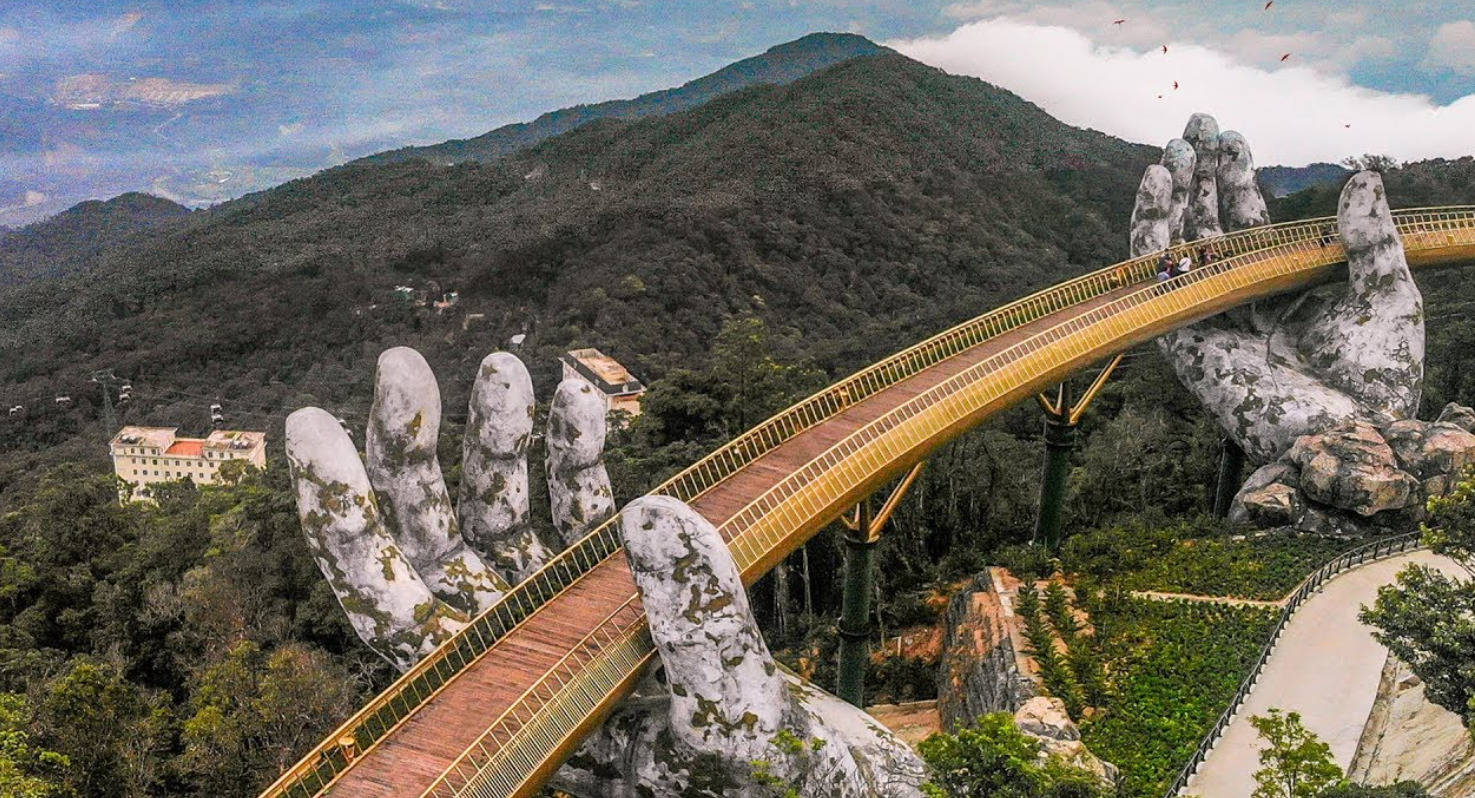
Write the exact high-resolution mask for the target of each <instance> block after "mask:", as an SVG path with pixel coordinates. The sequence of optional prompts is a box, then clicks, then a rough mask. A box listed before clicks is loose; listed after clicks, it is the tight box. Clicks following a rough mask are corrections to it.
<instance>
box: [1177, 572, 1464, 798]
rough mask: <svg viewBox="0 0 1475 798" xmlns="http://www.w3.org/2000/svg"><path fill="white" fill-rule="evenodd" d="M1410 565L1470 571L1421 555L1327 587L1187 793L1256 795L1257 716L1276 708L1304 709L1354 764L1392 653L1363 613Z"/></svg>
mask: <svg viewBox="0 0 1475 798" xmlns="http://www.w3.org/2000/svg"><path fill="white" fill-rule="evenodd" d="M1410 563H1422V564H1426V565H1435V566H1437V567H1439V568H1440V569H1441V570H1443V571H1445V572H1446V573H1449V574H1452V575H1453V574H1463V572H1462V571H1460V570H1459V568H1458V567H1457V566H1456V565H1455V564H1454V563H1453V562H1451V561H1450V560H1448V559H1446V558H1443V557H1438V556H1435V555H1433V554H1430V553H1429V552H1426V551H1420V552H1412V553H1410V554H1405V555H1402V556H1399V557H1393V558H1390V559H1387V560H1383V561H1381V562H1375V563H1372V564H1369V565H1363V566H1360V567H1358V568H1356V569H1354V570H1351V571H1348V572H1346V573H1344V574H1342V575H1341V576H1338V577H1336V578H1334V579H1332V580H1331V581H1330V582H1328V583H1326V584H1325V585H1323V586H1322V589H1321V592H1320V593H1318V594H1316V595H1315V596H1312V597H1311V598H1310V599H1309V600H1308V601H1307V602H1306V603H1305V604H1303V605H1301V609H1300V610H1299V611H1297V612H1296V614H1295V615H1294V616H1292V617H1291V621H1290V623H1288V624H1286V628H1285V630H1284V632H1282V634H1281V638H1280V644H1279V645H1278V646H1276V648H1275V651H1274V652H1273V653H1272V654H1271V655H1270V662H1269V663H1267V664H1266V666H1265V670H1264V671H1263V672H1262V673H1261V674H1260V682H1259V684H1257V685H1256V686H1255V689H1254V691H1253V692H1251V693H1250V697H1249V698H1248V699H1247V700H1246V701H1245V703H1244V704H1243V705H1242V706H1241V707H1240V710H1239V714H1238V715H1236V716H1235V718H1234V720H1233V721H1232V722H1231V723H1230V724H1229V728H1228V729H1226V730H1225V732H1224V736H1222V737H1220V738H1219V744H1218V745H1217V746H1215V747H1214V750H1213V751H1212V752H1210V754H1209V757H1208V759H1207V760H1205V762H1204V763H1203V764H1202V765H1200V766H1199V771H1198V775H1196V776H1195V777H1194V778H1193V779H1191V780H1190V781H1189V782H1188V789H1187V791H1186V792H1187V794H1189V795H1198V796H1202V798H1249V795H1250V793H1251V792H1253V791H1254V789H1255V779H1254V774H1255V771H1256V770H1259V768H1260V761H1259V752H1260V748H1261V747H1262V746H1261V745H1260V740H1259V738H1258V736H1257V735H1256V734H1255V730H1254V728H1253V727H1251V726H1250V716H1252V715H1263V714H1264V713H1265V711H1266V710H1268V709H1270V708H1271V707H1279V708H1281V709H1284V710H1286V711H1288V712H1289V711H1292V710H1294V711H1296V712H1300V713H1301V718H1302V720H1303V721H1304V722H1305V724H1306V727H1307V728H1308V729H1310V730H1311V731H1314V732H1316V733H1317V735H1319V736H1320V737H1321V739H1322V740H1324V741H1326V742H1327V743H1328V744H1330V745H1331V747H1332V755H1333V756H1334V757H1335V758H1336V761H1337V764H1338V765H1341V766H1342V768H1343V769H1344V770H1345V769H1346V768H1347V766H1348V765H1350V764H1351V763H1352V756H1353V754H1354V753H1356V750H1357V740H1358V738H1359V737H1361V736H1362V727H1363V725H1364V724H1366V723H1367V718H1368V714H1369V713H1370V712H1371V711H1372V707H1373V700H1374V699H1375V698H1376V697H1377V692H1378V680H1379V678H1380V676H1381V675H1382V670H1383V662H1384V660H1385V659H1386V658H1387V655H1388V650H1387V649H1386V648H1384V647H1383V646H1382V645H1380V644H1379V643H1378V642H1377V641H1376V640H1374V639H1373V637H1372V635H1371V633H1370V631H1369V629H1368V628H1367V627H1365V626H1363V625H1362V624H1361V623H1359V622H1358V620H1357V613H1358V611H1359V610H1360V609H1361V607H1362V605H1363V604H1370V603H1372V601H1373V599H1374V598H1376V596H1377V592H1378V587H1379V586H1381V585H1386V584H1389V583H1391V582H1393V581H1394V578H1395V577H1396V576H1397V574H1398V572H1399V571H1400V570H1402V569H1403V567H1404V566H1406V565H1408V564H1410Z"/></svg>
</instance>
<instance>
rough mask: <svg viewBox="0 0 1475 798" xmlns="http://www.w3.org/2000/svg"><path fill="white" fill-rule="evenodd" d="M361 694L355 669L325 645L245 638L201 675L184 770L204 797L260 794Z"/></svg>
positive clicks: (186, 728)
mask: <svg viewBox="0 0 1475 798" xmlns="http://www.w3.org/2000/svg"><path fill="white" fill-rule="evenodd" d="M355 698H356V692H355V690H354V686H353V683H352V680H351V679H349V677H348V674H347V673H345V672H344V671H343V670H342V668H340V667H337V666H335V664H334V663H333V662H332V661H331V660H330V659H329V658H328V657H327V656H326V655H325V654H324V653H323V652H321V651H317V650H314V649H312V648H310V647H308V646H304V645H301V644H297V643H290V644H287V645H284V646H282V647H280V648H278V649H276V650H275V651H272V652H269V653H268V652H265V651H263V650H262V649H261V647H260V646H258V645H257V644H255V643H253V642H250V641H243V642H240V643H238V644H237V645H236V646H235V647H234V648H232V649H231V650H230V652H229V654H228V655H227V656H226V658H225V659H224V660H223V661H221V662H220V663H218V664H216V665H215V666H214V667H211V668H209V669H207V670H205V671H204V672H203V673H201V674H200V676H199V679H198V683H197V685H196V688H195V692H194V695H193V696H191V699H190V708H191V710H192V711H193V715H192V716H191V717H190V718H189V719H188V720H186V721H185V723H184V733H183V738H184V744H185V751H184V755H183V757H182V758H181V760H180V766H181V769H182V770H183V771H184V773H185V774H187V775H188V776H189V777H190V778H191V780H192V781H194V782H195V784H196V785H197V786H198V788H199V793H200V794H201V795H218V796H236V795H239V796H248V795H255V794H256V792H257V790H259V789H260V788H261V787H262V786H264V785H265V783H266V782H269V781H271V779H272V778H273V777H274V776H275V774H277V773H280V772H282V771H283V770H285V769H286V768H287V767H288V766H290V765H291V764H292V763H293V762H294V761H295V760H296V759H297V758H298V757H299V756H301V754H302V753H303V751H304V750H305V749H306V748H307V747H308V746H310V745H312V743H314V742H315V741H317V740H318V739H320V738H321V737H322V736H323V735H324V734H327V733H328V732H329V731H331V730H332V728H333V726H334V724H336V723H338V722H339V721H340V720H341V719H342V718H343V717H345V716H347V715H348V714H349V713H351V712H352V711H353V707H354V701H355Z"/></svg>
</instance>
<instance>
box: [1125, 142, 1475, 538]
mask: <svg viewBox="0 0 1475 798" xmlns="http://www.w3.org/2000/svg"><path fill="white" fill-rule="evenodd" d="M1221 218H1222V223H1221ZM1269 221H1270V219H1269V214H1268V213H1267V211H1266V205H1265V200H1264V198H1263V197H1262V196H1261V195H1260V191H1259V188H1258V187H1257V186H1256V184H1255V171H1254V162H1253V158H1252V156H1251V153H1250V147H1249V143H1248V142H1246V141H1245V139H1244V137H1243V136H1241V135H1239V134H1238V133H1234V132H1224V133H1222V134H1221V133H1220V132H1219V126H1218V123H1217V122H1216V121H1215V120H1214V118H1213V117H1211V116H1208V115H1207V114H1195V115H1194V116H1193V117H1192V119H1190V121H1189V123H1188V126H1187V129H1186V130H1185V131H1184V135H1183V138H1182V139H1175V140H1173V141H1172V142H1170V143H1169V144H1168V146H1167V147H1166V148H1165V149H1164V151H1163V159H1162V163H1161V164H1160V165H1154V166H1150V167H1148V168H1147V172H1146V174H1144V176H1143V178H1142V183H1141V186H1140V188H1139V189H1138V193H1137V203H1136V208H1135V210H1134V212H1133V215H1132V228H1131V238H1130V243H1131V249H1132V255H1133V256H1134V257H1135V256H1140V255H1148V254H1151V253H1153V252H1156V251H1159V250H1162V249H1165V248H1168V247H1169V246H1172V245H1177V244H1181V243H1183V242H1185V241H1194V240H1199V239H1212V238H1213V237H1215V236H1218V235H1220V234H1221V233H1222V231H1224V230H1226V229H1227V230H1228V231H1229V232H1234V231H1237V230H1244V229H1247V228H1250V227H1256V226H1260V225H1264V224H1268V223H1269ZM1337 228H1338V230H1339V231H1340V234H1341V245H1342V246H1343V247H1344V248H1345V252H1346V257H1347V265H1348V273H1349V281H1348V283H1347V284H1346V285H1345V286H1335V287H1330V288H1323V289H1318V290H1313V291H1308V292H1305V293H1302V294H1299V295H1296V296H1291V297H1275V298H1272V299H1270V300H1266V301H1261V302H1258V303H1255V304H1254V305H1253V306H1251V307H1249V308H1248V309H1241V310H1239V311H1234V312H1230V313H1226V314H1223V315H1220V316H1216V317H1214V318H1211V319H1208V320H1206V321H1203V322H1200V323H1197V324H1192V325H1189V326H1187V327H1184V328H1182V329H1179V330H1176V331H1174V332H1171V333H1168V334H1166V335H1164V336H1162V337H1161V338H1159V339H1158V345H1159V347H1160V349H1161V350H1162V351H1163V353H1164V354H1165V355H1166V357H1167V359H1168V362H1169V363H1170V364H1171V365H1172V367H1173V369H1174V371H1175V372H1176V373H1177V375H1178V377H1179V379H1180V380H1181V381H1182V383H1183V384H1184V385H1185V386H1186V387H1187V388H1188V389H1189V391H1191V392H1192V393H1193V394H1194V395H1195V396H1196V397H1197V398H1198V399H1199V400H1200V401H1201V402H1202V403H1203V405H1204V406H1205V407H1206V408H1207V409H1208V410H1209V412H1210V413H1212V414H1213V415H1214V416H1215V418H1216V419H1217V420H1218V422H1219V424H1220V426H1221V427H1222V428H1223V429H1224V430H1225V432H1226V434H1227V435H1228V436H1229V437H1230V438H1231V439H1233V440H1234V441H1235V442H1236V443H1237V444H1239V445H1240V446H1241V447H1242V448H1243V449H1244V450H1245V452H1246V453H1247V454H1248V455H1249V456H1250V457H1251V458H1252V459H1254V460H1256V461H1258V462H1261V463H1269V465H1267V466H1265V467H1264V468H1262V469H1261V471H1259V472H1257V473H1256V475H1255V476H1253V477H1252V478H1251V479H1250V482H1249V483H1248V485H1247V487H1246V489H1245V490H1244V491H1242V492H1241V495H1240V496H1239V497H1238V498H1237V504H1236V508H1235V512H1236V517H1238V518H1240V519H1241V520H1251V521H1255V522H1257V523H1260V524H1261V525H1263V526H1272V525H1282V524H1292V525H1297V526H1299V527H1301V528H1303V529H1306V530H1308V531H1339V530H1346V529H1347V528H1348V526H1349V525H1350V526H1356V523H1357V518H1356V517H1358V516H1360V517H1364V518H1365V517H1370V516H1373V515H1375V514H1377V513H1379V512H1382V511H1385V510H1400V509H1408V508H1416V507H1417V506H1418V505H1419V504H1420V502H1421V501H1422V498H1423V496H1424V495H1426V494H1427V493H1429V492H1430V491H1435V492H1437V491H1439V490H1442V489H1443V486H1444V485H1445V484H1446V481H1445V480H1439V481H1436V482H1434V483H1430V482H1429V480H1430V479H1431V478H1433V477H1435V476H1439V475H1436V474H1432V473H1430V474H1426V473H1423V471H1425V470H1427V469H1420V468H1414V467H1411V466H1410V465H1409V464H1410V463H1411V462H1412V461H1413V460H1415V459H1418V460H1419V461H1420V462H1424V461H1427V460H1428V459H1429V457H1428V456H1427V453H1425V452H1424V451H1423V450H1424V449H1427V448H1428V446H1429V445H1432V444H1430V443H1429V441H1430V440H1432V439H1434V438H1440V439H1441V441H1442V444H1440V445H1445V444H1447V445H1451V446H1454V445H1456V444H1455V443H1454V442H1453V441H1452V440H1451V438H1450V436H1451V435H1453V434H1455V433H1462V434H1468V431H1466V430H1459V429H1454V430H1447V429H1442V428H1441V429H1440V430H1434V431H1433V432H1436V433H1439V434H1435V435H1428V434H1425V433H1426V432H1429V431H1428V430H1423V431H1420V432H1418V433H1417V434H1414V433H1413V432H1409V431H1408V430H1409V429H1410V426H1409V425H1415V426H1417V425H1419V424H1420V423H1421V422H1416V421H1411V420H1410V419H1412V418H1413V416H1414V415H1415V414H1416V413H1417V411H1418V406H1419V396H1420V391H1421V388H1422V383H1423V377H1424V362H1423V358H1424V307H1423V299H1422V297H1421V295H1420V293H1419V289H1418V286H1417V285H1416V284H1415V283H1414V281H1413V277H1412V275H1411V274H1410V272H1409V268H1408V262H1407V261H1406V259H1405V257H1404V252H1403V243H1402V241H1401V239H1400V238H1399V236H1398V232H1397V229H1396V228H1395V227H1394V223H1393V217H1392V213H1391V211H1390V210H1389V207H1388V201H1387V197H1386V196H1385V194H1384V190H1383V182H1382V178H1381V177H1380V176H1379V175H1378V174H1377V173H1375V172H1361V173H1359V174H1357V175H1355V176H1353V177H1352V179H1351V180H1350V181H1348V183H1347V185H1346V187H1345V188H1344V189H1343V191H1342V195H1341V200H1340V203H1339V206H1338V214H1337ZM1320 243H1321V245H1322V246H1334V245H1335V244H1334V242H1332V241H1331V240H1330V236H1328V237H1327V238H1325V239H1323V241H1322V242H1320ZM1446 426H1448V425H1446ZM1395 427H1396V428H1398V429H1401V430H1405V432H1404V433H1402V437H1403V439H1405V440H1407V441H1410V442H1409V443H1408V445H1406V446H1404V447H1402V448H1400V447H1398V446H1391V447H1390V445H1389V442H1387V441H1385V440H1384V438H1383V437H1382V434H1383V433H1381V432H1380V430H1382V431H1387V430H1390V429H1393V428H1395ZM1441 436H1442V437H1441ZM1394 437H1397V436H1394ZM1415 438H1417V441H1416V442H1413V441H1414V439H1415ZM1390 440H1391V439H1390ZM1469 443H1470V444H1471V447H1472V449H1475V438H1471V439H1470V441H1469ZM1460 445H1463V444H1460ZM1410 447H1411V448H1410ZM1405 450H1406V451H1405ZM1276 461H1278V462H1276ZM1410 472H1418V473H1410ZM1420 480H1423V482H1422V483H1421V482H1420ZM1266 491H1268V493H1267V492H1266ZM1312 505H1315V506H1312ZM1327 511H1331V513H1330V514H1329V513H1328V512H1327ZM1338 513H1340V514H1341V516H1340V517H1341V521H1338V520H1337V514H1338ZM1257 516H1258V517H1257Z"/></svg>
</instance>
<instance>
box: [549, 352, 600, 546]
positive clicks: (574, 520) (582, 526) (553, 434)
mask: <svg viewBox="0 0 1475 798" xmlns="http://www.w3.org/2000/svg"><path fill="white" fill-rule="evenodd" d="M605 415H606V414H605V407H604V400H603V399H601V398H600V397H599V395H598V394H597V393H595V391H594V386H592V385H590V384H589V383H587V382H585V381H583V380H574V379H569V380H564V381H563V382H562V383H559V386H558V390H557V391H556V392H555V393H554V394H553V405H552V406H551V407H550V408H549V409H548V437H547V446H548V498H549V500H550V501H551V502H552V505H553V510H552V512H553V527H554V529H556V530H557V531H558V535H559V537H561V538H563V541H564V543H565V544H571V543H574V542H576V541H578V540H579V539H580V538H582V537H584V535H585V534H587V533H588V532H589V530H591V529H593V528H594V527H596V526H598V525H599V524H600V523H602V522H603V521H604V520H605V519H607V518H609V517H610V516H611V515H614V512H615V500H614V493H613V492H612V491H611V490H610V485H609V474H608V473H607V472H606V471H605V468H604V459H603V457H604V436H605V431H606V423H607V422H606V418H605Z"/></svg>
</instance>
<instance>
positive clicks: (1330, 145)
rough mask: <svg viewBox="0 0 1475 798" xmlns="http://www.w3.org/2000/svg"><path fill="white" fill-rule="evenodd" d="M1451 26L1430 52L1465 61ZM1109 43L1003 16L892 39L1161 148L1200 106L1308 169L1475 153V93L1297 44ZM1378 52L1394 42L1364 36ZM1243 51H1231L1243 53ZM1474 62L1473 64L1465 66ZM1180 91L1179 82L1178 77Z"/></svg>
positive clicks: (1265, 150)
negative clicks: (1391, 75)
mask: <svg viewBox="0 0 1475 798" xmlns="http://www.w3.org/2000/svg"><path fill="white" fill-rule="evenodd" d="M1468 24H1469V23H1464V24H1452V25H1446V26H1445V28H1444V29H1442V30H1441V32H1440V37H1441V40H1442V41H1445V42H1448V43H1449V46H1448V47H1446V48H1443V49H1435V50H1434V51H1432V52H1431V53H1430V54H1429V57H1430V58H1437V59H1439V60H1440V61H1441V62H1442V63H1444V64H1446V65H1447V66H1448V67H1449V68H1452V69H1460V68H1464V67H1465V66H1466V64H1465V62H1464V61H1461V60H1460V58H1461V56H1462V55H1464V56H1465V57H1467V58H1468V55H1467V53H1468V51H1461V49H1460V47H1459V46H1458V45H1459V43H1461V42H1462V41H1463V40H1464V39H1465V37H1466V36H1467V35H1469V34H1471V33H1475V25H1470V27H1469V28H1468V29H1467V28H1466V27H1465V25H1468ZM1153 33H1154V34H1156V36H1152V35H1151V34H1149V38H1148V39H1146V40H1144V41H1152V42H1153V44H1152V45H1150V46H1149V47H1146V48H1144V47H1142V46H1141V44H1138V45H1137V46H1131V45H1127V46H1120V45H1105V44H1100V43H1097V42H1094V41H1092V39H1090V38H1088V37H1087V36H1086V35H1085V34H1083V33H1081V32H1079V31H1077V30H1073V29H1070V28H1066V27H1060V26H1056V25H1051V24H1043V23H1038V22H1026V21H1022V20H1018V19H1014V18H1010V17H1001V18H995V19H990V20H984V21H981V22H974V23H969V24H966V25H964V26H962V27H960V28H958V29H957V30H955V31H953V32H951V33H949V34H947V35H944V36H937V37H924V38H914V39H904V40H897V41H891V42H888V43H887V44H888V45H889V46H891V47H893V48H895V49H896V50H898V51H900V52H902V53H903V54H905V55H907V56H909V57H911V58H915V59H917V60H919V61H922V62H924V63H927V64H930V65H932V66H936V67H939V68H941V69H943V70H945V71H948V72H952V73H954V74H960V75H971V76H974V77H978V78H981V79H983V80H985V81H987V82H989V83H993V84H995V85H998V86H1002V87H1005V88H1007V89H1009V90H1010V91H1013V92H1014V93H1016V94H1018V95H1020V96H1021V97H1024V98H1025V99H1026V100H1029V101H1031V102H1033V103H1035V104H1037V105H1039V106H1040V107H1042V108H1043V109H1045V111H1047V112H1049V113H1050V114H1051V115H1053V116H1055V117H1057V118H1059V119H1061V120H1062V121H1065V122H1067V123H1070V124H1072V125H1077V126H1080V127H1090V128H1095V129H1097V130H1100V131H1102V132H1105V133H1109V134H1111V135H1114V136H1119V137H1121V138H1124V139H1128V140H1131V141H1138V142H1146V143H1150V144H1159V145H1160V144H1162V143H1164V142H1166V141H1167V139H1169V138H1172V137H1173V136H1174V135H1177V134H1178V132H1179V131H1180V130H1181V129H1182V127H1183V124H1184V123H1185V122H1186V121H1187V119H1188V116H1189V115H1190V114H1191V113H1193V112H1196V111H1206V112H1208V113H1212V114H1214V115H1215V116H1216V117H1218V118H1219V122H1220V124H1221V125H1222V126H1223V127H1224V128H1225V129H1231V130H1238V131H1240V132H1241V133H1243V134H1245V136H1246V137H1247V138H1248V139H1249V140H1250V142H1251V144H1252V145H1253V146H1254V149H1255V160H1256V162H1257V163H1259V164H1267V165H1268V164H1287V165H1301V164H1306V163H1312V162H1315V161H1337V160H1340V159H1342V158H1344V157H1346V156H1349V155H1361V154H1363V153H1369V152H1371V153H1379V154H1388V155H1392V156H1394V157H1396V158H1399V159H1401V160H1418V159H1424V158H1433V157H1446V158H1454V157H1460V156H1464V155H1471V154H1475V137H1472V135H1471V133H1470V131H1471V130H1475V95H1469V96H1465V97H1462V98H1460V99H1458V100H1455V101H1454V102H1451V103H1449V104H1446V105H1440V104H1438V103H1436V102H1434V101H1432V100H1430V99H1429V98H1428V97H1426V96H1423V95H1417V94H1398V93H1392V92H1384V91H1377V90H1373V89H1368V88H1364V87H1362V86H1358V85H1355V84H1353V83H1352V82H1351V80H1350V79H1349V78H1347V77H1345V76H1343V75H1340V74H1328V72H1326V71H1324V70H1323V69H1316V68H1312V67H1309V66H1301V65H1298V64H1297V59H1296V57H1295V51H1294V49H1293V47H1294V44H1295V42H1289V41H1286V42H1282V41H1263V40H1262V41H1253V42H1251V41H1245V42H1242V43H1241V45H1242V48H1243V49H1246V50H1249V49H1253V50H1255V51H1256V52H1257V53H1258V52H1259V51H1260V50H1266V49H1267V48H1268V49H1269V50H1274V49H1276V48H1284V49H1282V50H1281V52H1291V53H1292V57H1291V59H1289V60H1288V61H1287V62H1285V63H1284V64H1280V63H1277V65H1276V66H1274V67H1268V66H1263V65H1258V64H1250V63H1245V62H1244V61H1242V60H1240V59H1238V58H1236V57H1234V56H1231V55H1229V54H1228V53H1226V52H1225V51H1223V50H1219V49H1216V48H1211V47H1206V46H1202V45H1196V44H1171V45H1170V46H1169V50H1168V52H1167V53H1166V54H1164V53H1163V52H1162V49H1161V44H1160V43H1158V42H1161V40H1162V39H1164V38H1165V35H1164V34H1162V33H1159V32H1156V31H1154V32H1153ZM1360 46H1361V47H1364V48H1367V49H1368V50H1370V51H1372V52H1374V53H1377V52H1383V51H1385V49H1386V47H1387V44H1386V43H1385V42H1381V41H1379V40H1378V39H1376V38H1373V37H1367V38H1366V40H1365V41H1363V42H1362V43H1361V45H1360ZM1240 50H1241V48H1236V52H1239V51H1240ZM1470 67H1471V68H1475V63H1472V64H1471V65H1470ZM1175 81H1176V82H1177V83H1178V86H1179V88H1178V89H1176V90H1175V89H1174V88H1173V84H1174V82H1175Z"/></svg>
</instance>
